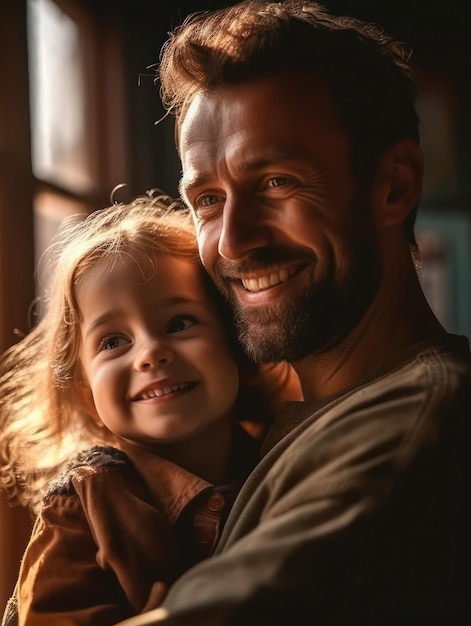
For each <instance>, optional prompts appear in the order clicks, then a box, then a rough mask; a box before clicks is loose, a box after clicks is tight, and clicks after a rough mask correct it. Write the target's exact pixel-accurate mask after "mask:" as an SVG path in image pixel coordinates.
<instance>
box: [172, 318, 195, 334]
mask: <svg viewBox="0 0 471 626" xmlns="http://www.w3.org/2000/svg"><path fill="white" fill-rule="evenodd" d="M195 324H196V320H195V319H194V318H192V317H183V316H181V317H175V318H174V319H173V320H171V321H170V322H169V324H168V326H167V330H166V332H167V333H168V334H169V335H171V334H173V333H181V332H182V330H187V329H188V328H191V327H192V326H194V325H195Z"/></svg>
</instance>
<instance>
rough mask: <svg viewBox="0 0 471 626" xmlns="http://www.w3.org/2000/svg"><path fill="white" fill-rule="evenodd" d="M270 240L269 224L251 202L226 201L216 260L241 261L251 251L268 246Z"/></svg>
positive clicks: (239, 200) (256, 204) (232, 199)
mask: <svg viewBox="0 0 471 626" xmlns="http://www.w3.org/2000/svg"><path fill="white" fill-rule="evenodd" d="M273 238H274V231H273V224H270V222H269V220H268V216H267V214H266V210H265V209H264V207H262V206H261V205H260V203H259V202H258V201H257V200H256V199H255V198H253V197H252V198H248V197H245V198H238V197H235V196H233V197H227V198H226V202H225V204H224V211H223V214H222V227H221V232H220V235H219V245H218V252H219V254H220V256H222V257H225V258H226V259H230V260H236V259H241V258H243V257H244V256H247V255H248V254H250V253H251V252H252V251H253V250H256V249H259V248H265V247H267V246H270V245H271V244H272V242H273Z"/></svg>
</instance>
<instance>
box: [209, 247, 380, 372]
mask: <svg viewBox="0 0 471 626" xmlns="http://www.w3.org/2000/svg"><path fill="white" fill-rule="evenodd" d="M267 253H268V251H265V254H263V253H259V254H258V255H257V257H261V256H268V255H267ZM275 254H276V253H274V251H271V253H270V256H271V257H272V258H273V260H274V259H275ZM284 257H285V258H286V255H284ZM276 259H277V260H278V261H280V260H282V255H281V254H279V255H276ZM223 263H224V262H223ZM225 263H227V262H225ZM252 263H253V264H256V265H257V267H259V268H260V267H263V266H264V265H263V264H262V259H261V258H257V259H255V258H253V259H252ZM351 263H352V266H351V269H350V273H349V277H348V280H347V282H346V284H344V285H339V284H338V281H337V280H336V277H335V275H334V272H332V273H331V275H329V276H327V277H326V279H325V280H324V281H323V282H322V284H320V285H315V283H314V277H313V272H311V280H310V281H309V285H308V286H307V287H306V289H305V290H304V292H303V293H302V294H300V295H299V296H298V297H296V298H291V299H285V300H284V301H283V302H279V303H277V304H270V305H266V306H256V307H255V306H254V307H244V306H243V305H241V304H240V302H239V301H238V299H237V296H235V295H234V293H233V292H232V290H231V289H230V287H228V286H227V284H224V283H223V281H222V279H221V278H220V279H219V281H218V283H219V287H220V289H222V291H223V293H225V296H226V298H227V300H228V301H229V304H230V305H231V307H232V308H233V311H234V317H235V321H236V325H237V328H238V335H239V341H240V343H241V344H242V347H243V348H244V350H245V352H246V353H247V355H248V356H249V357H250V358H252V359H253V360H254V361H255V362H261V363H273V362H279V361H288V362H290V363H293V362H295V361H298V360H300V359H302V358H304V357H306V356H308V355H310V354H316V353H317V354H320V353H322V352H325V351H327V350H329V349H331V348H332V347H334V346H335V345H337V344H338V343H339V342H341V341H342V340H343V339H345V338H346V337H347V336H348V335H349V334H350V333H351V331H352V330H353V329H354V328H355V326H357V324H358V323H359V321H360V320H361V318H362V317H363V315H364V313H365V311H366V309H367V308H368V306H369V305H370V304H371V302H372V300H373V298H374V296H375V294H376V292H377V289H378V285H379V281H380V261H379V255H378V251H377V248H376V246H375V245H372V242H371V241H370V240H369V241H361V242H356V244H355V247H354V250H353V253H352V255H351ZM265 267H267V265H266V260H265Z"/></svg>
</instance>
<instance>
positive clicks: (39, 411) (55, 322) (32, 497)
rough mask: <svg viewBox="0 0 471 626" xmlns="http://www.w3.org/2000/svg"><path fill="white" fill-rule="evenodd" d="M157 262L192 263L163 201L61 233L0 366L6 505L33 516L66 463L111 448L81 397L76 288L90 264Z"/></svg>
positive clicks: (81, 220) (81, 221)
mask: <svg viewBox="0 0 471 626" xmlns="http://www.w3.org/2000/svg"><path fill="white" fill-rule="evenodd" d="M160 254H170V255H172V256H179V257H184V258H186V259H188V260H191V261H194V262H195V264H196V263H197V264H199V263H200V261H199V256H198V249H197V244H196V238H195V234H194V227H193V224H192V221H191V217H190V216H189V214H188V212H187V211H186V210H184V209H183V207H182V206H181V205H180V204H179V203H177V202H176V201H174V200H173V199H172V198H170V197H168V196H165V195H156V194H154V195H152V196H151V195H148V196H144V197H140V198H137V199H136V200H134V201H133V202H131V203H130V204H115V205H113V206H110V207H108V208H105V209H101V210H99V211H96V212H94V213H92V214H91V215H88V216H85V217H84V216H83V215H82V216H75V217H74V218H69V219H66V220H65V221H64V223H63V225H62V226H61V228H60V230H59V233H58V235H57V237H56V239H55V241H54V242H53V244H52V246H51V247H50V249H49V250H48V263H49V264H50V265H51V269H52V279H51V282H50V285H49V288H48V289H47V291H46V293H45V295H44V296H43V297H42V298H41V304H42V305H43V307H42V308H43V310H42V312H41V311H40V321H39V322H38V323H37V325H36V326H35V327H34V328H33V329H32V330H31V332H29V334H27V335H26V337H25V338H24V339H22V340H21V341H20V342H19V343H17V344H16V345H14V346H13V347H11V348H10V349H9V350H7V351H6V352H5V353H4V355H3V356H2V358H1V360H0V432H1V437H0V488H2V489H4V490H5V491H7V492H8V493H9V495H10V496H11V497H12V499H13V500H14V501H15V502H16V503H18V504H22V505H27V506H29V507H30V508H31V509H33V510H35V508H36V507H37V505H38V503H39V502H40V496H41V491H42V488H43V486H44V485H45V483H47V482H48V481H49V480H50V479H51V478H53V477H54V476H55V475H56V474H57V473H58V471H59V470H60V468H61V466H62V465H63V463H64V462H65V461H66V460H68V459H70V457H71V456H72V455H74V454H76V453H77V452H78V451H79V450H81V449H83V448H85V447H89V446H90V445H91V444H97V443H113V441H112V439H111V437H112V435H111V433H109V431H108V430H107V429H105V428H100V427H99V425H98V423H97V421H96V418H95V417H94V416H92V415H91V413H90V409H87V404H86V402H85V401H84V399H83V393H82V391H81V384H83V376H82V375H81V372H80V364H79V359H78V354H79V347H80V311H79V309H78V307H77V302H76V298H75V287H76V285H77V284H78V282H79V281H80V280H81V278H82V277H83V276H85V275H86V274H87V272H88V271H89V270H90V269H91V268H94V267H96V266H97V264H98V263H101V264H102V263H105V264H107V265H108V264H109V267H112V266H113V264H114V263H116V262H117V261H118V260H120V259H121V258H123V256H126V257H130V258H131V259H132V260H133V261H135V262H136V263H139V264H140V267H142V271H148V270H149V268H151V269H152V268H154V265H153V264H154V260H155V257H156V255H160ZM144 268H145V269H144ZM154 269H155V268H154ZM81 381H82V383H81Z"/></svg>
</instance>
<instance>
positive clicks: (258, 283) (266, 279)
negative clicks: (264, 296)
mask: <svg viewBox="0 0 471 626" xmlns="http://www.w3.org/2000/svg"><path fill="white" fill-rule="evenodd" d="M295 271H296V270H295V269H294V268H291V269H287V268H283V269H281V270H277V271H276V272H271V273H270V274H265V276H260V277H259V278H243V279H242V285H243V286H244V287H245V289H247V291H252V292H257V291H263V290H264V289H268V288H269V287H274V286H275V285H279V284H280V283H284V282H285V281H287V280H288V278H290V277H291V276H292V275H293V274H294V273H295Z"/></svg>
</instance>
